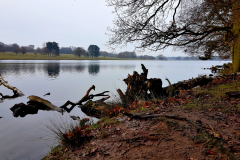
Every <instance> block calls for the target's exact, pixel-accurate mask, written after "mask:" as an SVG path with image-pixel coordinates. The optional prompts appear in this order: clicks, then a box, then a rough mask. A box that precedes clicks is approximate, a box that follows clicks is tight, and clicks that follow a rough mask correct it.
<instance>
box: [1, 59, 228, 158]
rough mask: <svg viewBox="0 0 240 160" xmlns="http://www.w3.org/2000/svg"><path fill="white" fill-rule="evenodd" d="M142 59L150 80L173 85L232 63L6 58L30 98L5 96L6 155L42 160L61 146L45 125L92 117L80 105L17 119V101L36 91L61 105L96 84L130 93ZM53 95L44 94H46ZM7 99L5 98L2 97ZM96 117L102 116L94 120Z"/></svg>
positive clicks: (11, 75)
mask: <svg viewBox="0 0 240 160" xmlns="http://www.w3.org/2000/svg"><path fill="white" fill-rule="evenodd" d="M141 63H143V64H144V65H145V67H146V68H147V69H148V78H161V79H162V81H163V86H167V85H168V82H167V81H166V80H165V78H166V77H167V78H168V79H169V80H170V81H171V83H172V84H173V83H176V82H178V81H182V80H187V79H190V78H192V77H193V78H194V77H197V76H199V75H204V74H210V70H204V69H202V68H209V67H211V66H212V65H222V64H223V63H227V61H220V62H219V61H138V60H136V61H132V60H128V61H119V60H115V61H107V60H106V61H102V60H101V61H87V60H85V61H67V60H56V61H55V60H54V61H53V60H34V61H33V60H0V74H1V75H2V77H3V78H4V79H5V80H6V81H8V83H9V84H10V85H12V86H14V87H17V88H18V89H19V90H21V91H22V92H23V93H24V94H25V96H23V97H18V98H15V99H11V100H9V99H4V100H0V117H3V118H1V119H0V159H9V160H25V159H30V160H39V159H41V158H43V157H44V156H45V155H46V154H47V153H48V152H49V151H50V150H51V147H53V146H54V145H57V141H55V140H54V139H53V137H52V135H51V133H50V132H49V130H48V129H47V127H46V126H45V125H48V124H49V122H50V119H58V118H60V117H62V118H63V119H64V120H66V121H70V120H71V118H70V115H74V116H79V117H81V118H83V117H87V116H86V115H85V114H84V113H83V112H81V109H80V108H78V107H75V108H74V109H73V110H72V111H71V112H70V113H64V115H62V114H60V113H58V112H56V111H42V110H39V111H38V114H34V115H32V114H28V115H26V116H25V117H13V115H12V111H11V110H10V108H11V107H12V106H14V104H17V103H21V102H23V103H25V104H26V103H27V101H28V98H27V97H28V96H30V95H36V96H39V97H42V98H45V99H47V100H48V101H50V102H51V103H53V104H54V105H56V106H61V105H63V104H64V103H65V102H66V101H67V100H70V101H73V102H77V101H79V100H80V99H81V98H82V97H83V96H84V95H85V94H86V91H87V90H88V89H89V88H90V87H91V86H92V85H95V86H96V89H95V91H91V93H92V94H97V93H101V92H103V91H110V92H111V94H110V95H111V96H112V95H114V94H116V93H117V92H116V89H117V88H120V89H122V91H125V89H126V85H125V84H124V82H123V81H122V80H123V79H124V78H126V77H127V75H128V74H132V73H133V71H134V70H135V71H137V72H138V73H140V72H142V71H141ZM49 92H50V93H51V94H50V95H47V96H43V95H45V94H46V93H49ZM0 93H2V94H3V95H12V94H13V93H12V91H11V90H9V89H7V88H5V87H4V86H0ZM0 98H1V97H0ZM93 120H94V121H96V120H97V119H96V118H93Z"/></svg>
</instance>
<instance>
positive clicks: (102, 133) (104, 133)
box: [100, 131, 110, 139]
mask: <svg viewBox="0 0 240 160" xmlns="http://www.w3.org/2000/svg"><path fill="white" fill-rule="evenodd" d="M109 135H110V134H109V133H107V132H106V131H100V136H101V138H102V139H104V138H107V137H108V136H109Z"/></svg>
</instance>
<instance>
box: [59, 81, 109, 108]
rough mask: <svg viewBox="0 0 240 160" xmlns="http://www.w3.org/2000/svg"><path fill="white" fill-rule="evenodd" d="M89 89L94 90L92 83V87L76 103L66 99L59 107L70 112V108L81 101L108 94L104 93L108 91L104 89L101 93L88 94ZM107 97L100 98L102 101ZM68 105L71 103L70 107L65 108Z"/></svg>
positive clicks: (80, 103)
mask: <svg viewBox="0 0 240 160" xmlns="http://www.w3.org/2000/svg"><path fill="white" fill-rule="evenodd" d="M91 90H95V86H94V85H92V87H90V88H89V89H88V91H87V93H86V95H85V96H84V97H83V98H82V99H81V100H79V101H78V102H77V103H74V102H71V101H67V102H66V103H65V104H64V105H62V106H61V107H60V108H63V109H65V110H66V111H67V112H71V110H72V109H73V108H74V107H75V106H76V105H82V103H83V102H86V101H88V100H91V99H93V98H94V97H99V96H108V95H105V93H107V92H109V91H104V92H102V93H98V94H95V95H93V94H90V95H89V93H90V91H91ZM106 99H108V98H105V99H102V101H104V100H106ZM68 105H72V106H71V107H70V108H67V106H68Z"/></svg>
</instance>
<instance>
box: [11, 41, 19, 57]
mask: <svg viewBox="0 0 240 160" xmlns="http://www.w3.org/2000/svg"><path fill="white" fill-rule="evenodd" d="M12 48H13V52H15V53H16V55H17V53H18V52H20V47H19V45H18V44H16V43H14V44H13V45H12Z"/></svg>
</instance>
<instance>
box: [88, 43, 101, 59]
mask: <svg viewBox="0 0 240 160" xmlns="http://www.w3.org/2000/svg"><path fill="white" fill-rule="evenodd" d="M99 51H100V48H99V47H98V46H97V45H90V46H89V47H88V53H89V54H90V56H92V57H93V56H94V57H98V56H99V55H100V52H99Z"/></svg>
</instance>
